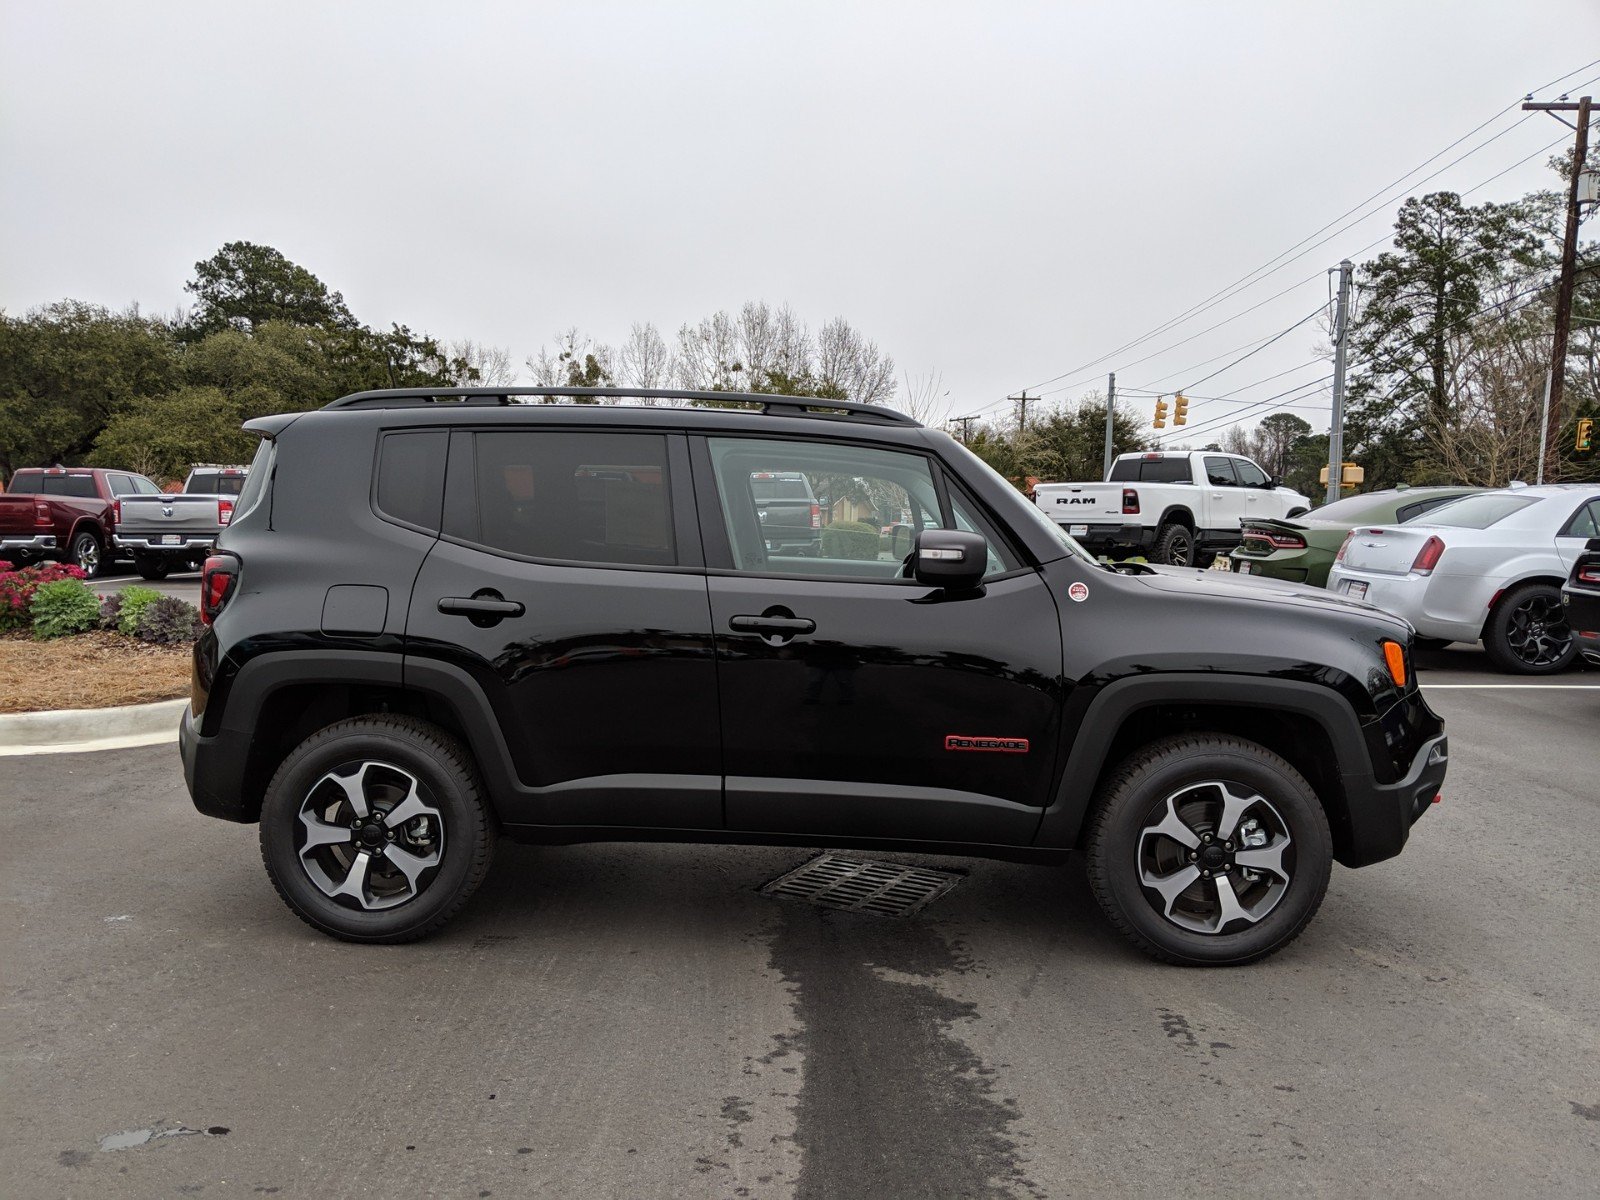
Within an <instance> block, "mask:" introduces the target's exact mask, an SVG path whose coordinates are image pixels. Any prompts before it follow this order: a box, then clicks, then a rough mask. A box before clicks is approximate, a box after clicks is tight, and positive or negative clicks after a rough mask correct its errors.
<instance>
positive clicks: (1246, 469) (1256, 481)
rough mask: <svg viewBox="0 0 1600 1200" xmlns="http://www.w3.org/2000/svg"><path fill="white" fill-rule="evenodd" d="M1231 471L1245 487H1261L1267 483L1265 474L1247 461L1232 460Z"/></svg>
mask: <svg viewBox="0 0 1600 1200" xmlns="http://www.w3.org/2000/svg"><path fill="white" fill-rule="evenodd" d="M1233 470H1234V473H1235V474H1237V475H1238V476H1239V482H1240V483H1242V484H1243V485H1244V486H1245V487H1261V486H1262V485H1264V484H1265V483H1266V482H1267V473H1266V472H1265V471H1263V470H1262V469H1261V468H1260V467H1258V466H1256V465H1255V463H1253V462H1250V461H1249V460H1248V459H1243V458H1236V459H1234V460H1233Z"/></svg>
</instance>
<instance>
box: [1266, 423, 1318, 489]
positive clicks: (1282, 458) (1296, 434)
mask: <svg viewBox="0 0 1600 1200" xmlns="http://www.w3.org/2000/svg"><path fill="white" fill-rule="evenodd" d="M1310 432H1311V426H1310V424H1308V423H1307V422H1306V421H1304V420H1302V419H1301V418H1300V417H1297V416H1295V415H1294V414H1293V413H1287V412H1275V413H1269V414H1268V415H1267V416H1264V417H1262V418H1261V423H1260V424H1259V425H1257V426H1256V436H1255V437H1254V438H1253V439H1251V451H1252V453H1251V457H1252V458H1254V459H1255V460H1256V463H1257V464H1258V465H1259V466H1260V467H1261V469H1262V470H1263V471H1265V472H1266V473H1267V474H1268V475H1276V476H1278V477H1280V478H1287V477H1288V475H1289V457H1290V451H1291V449H1292V448H1293V447H1294V444H1295V442H1296V441H1298V440H1299V439H1300V438H1303V437H1305V436H1306V435H1307V434H1309V433H1310Z"/></svg>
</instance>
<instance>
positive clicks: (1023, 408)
mask: <svg viewBox="0 0 1600 1200" xmlns="http://www.w3.org/2000/svg"><path fill="white" fill-rule="evenodd" d="M1006 399H1007V400H1015V401H1016V402H1017V436H1018V437H1021V436H1022V435H1023V434H1025V433H1027V432H1028V401H1029V400H1030V399H1037V397H1030V396H1029V395H1028V393H1027V391H1026V390H1024V391H1023V393H1022V395H1020V396H1007V397H1006Z"/></svg>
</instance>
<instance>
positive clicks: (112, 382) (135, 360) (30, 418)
mask: <svg viewBox="0 0 1600 1200" xmlns="http://www.w3.org/2000/svg"><path fill="white" fill-rule="evenodd" d="M177 378H178V360H177V347H176V344H175V341H174V339H173V335H172V330H171V328H170V327H169V326H167V325H166V324H165V323H164V322H162V321H158V320H153V319H151V318H149V317H145V316H143V315H142V314H141V313H140V312H139V310H138V309H137V308H130V309H128V310H126V311H124V312H121V313H112V312H110V311H109V310H107V309H105V308H101V307H99V306H97V305H93V304H85V303H83V302H82V301H78V300H61V301H58V302H56V303H54V304H47V305H45V306H43V307H41V308H36V309H32V310H30V311H29V312H28V313H27V314H26V315H25V316H23V317H20V318H18V317H11V316H8V315H7V314H5V313H3V312H0V473H3V474H4V475H5V477H6V478H8V479H9V478H10V475H11V472H12V471H13V470H14V469H16V468H17V467H20V466H31V465H38V464H43V463H50V462H55V461H58V460H59V461H61V462H65V463H77V462H81V461H82V459H83V456H84V455H85V454H87V453H88V452H89V449H90V447H91V446H93V444H94V440H95V437H96V436H97V435H98V434H99V433H100V431H101V429H103V428H104V427H105V424H106V422H107V421H108V420H110V418H111V416H112V414H114V413H115V412H116V411H117V409H118V407H119V406H120V405H122V404H124V403H126V402H128V401H130V400H133V399H135V398H137V397H139V396H146V395H151V394H155V393H161V392H166V391H168V390H170V389H171V388H172V387H173V385H174V384H175V383H176V382H177Z"/></svg>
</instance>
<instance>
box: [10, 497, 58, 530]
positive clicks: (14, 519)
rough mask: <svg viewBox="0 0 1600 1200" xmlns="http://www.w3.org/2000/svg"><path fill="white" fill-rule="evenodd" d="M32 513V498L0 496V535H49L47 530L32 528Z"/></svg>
mask: <svg viewBox="0 0 1600 1200" xmlns="http://www.w3.org/2000/svg"><path fill="white" fill-rule="evenodd" d="M33 512H34V503H33V497H32V496H28V495H19V496H0V533H10V534H24V533H25V534H29V535H32V534H35V533H49V532H50V530H49V529H48V528H43V529H35V528H34V524H33Z"/></svg>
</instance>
